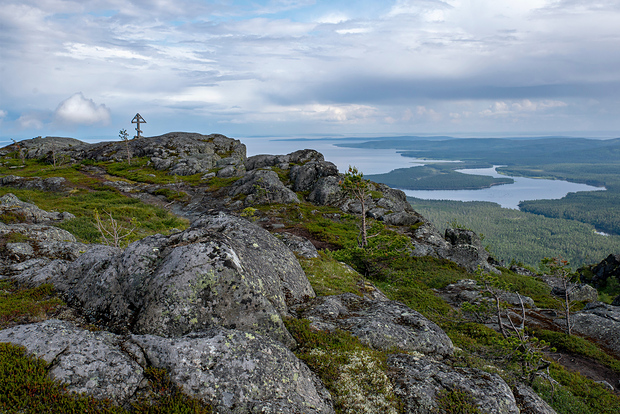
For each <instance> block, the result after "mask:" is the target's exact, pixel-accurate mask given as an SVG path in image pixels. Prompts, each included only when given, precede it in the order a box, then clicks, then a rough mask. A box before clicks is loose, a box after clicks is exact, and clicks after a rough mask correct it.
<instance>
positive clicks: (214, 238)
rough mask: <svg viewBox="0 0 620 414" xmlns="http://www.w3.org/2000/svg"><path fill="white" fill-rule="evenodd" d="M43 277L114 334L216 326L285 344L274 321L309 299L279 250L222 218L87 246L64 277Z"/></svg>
mask: <svg viewBox="0 0 620 414" xmlns="http://www.w3.org/2000/svg"><path fill="white" fill-rule="evenodd" d="M58 265H60V264H58ZM47 272H48V274H49V275H50V277H51V279H50V280H49V282H52V283H53V284H54V286H55V287H56V289H57V290H58V291H59V292H61V293H62V295H63V297H64V298H65V299H66V301H67V302H68V303H69V304H70V305H71V306H74V307H76V308H78V309H80V310H81V312H82V313H83V314H84V315H85V316H86V317H87V318H88V320H89V321H91V322H94V323H97V324H101V325H103V326H106V327H108V328H109V329H111V330H113V331H115V332H133V333H138V334H155V335H160V336H167V337H175V336H180V335H184V334H187V333H189V332H196V331H200V330H203V329H206V328H209V327H212V326H223V327H226V328H236V329H241V330H245V331H250V332H257V333H262V334H265V335H268V336H271V337H272V338H274V339H276V340H279V341H282V342H283V343H285V344H288V345H292V344H293V340H292V338H291V336H290V334H289V333H288V331H287V330H286V328H285V327H284V324H283V322H282V316H285V315H287V314H288V306H289V304H294V303H296V302H299V301H302V300H304V299H306V298H309V297H313V296H314V292H313V290H312V288H311V287H310V284H309V283H308V280H307V278H306V276H305V274H304V272H303V270H302V269H301V266H300V265H299V263H298V262H297V260H296V259H295V256H294V255H293V254H292V253H291V252H290V251H289V249H288V248H287V247H286V246H285V245H284V244H282V243H281V242H280V241H279V240H277V239H276V238H275V237H273V236H271V235H270V234H269V233H268V232H267V231H265V230H263V229H261V228H260V227H258V226H255V225H253V224H251V223H250V222H248V221H246V220H244V219H241V218H237V217H233V216H228V215H225V214H223V213H220V214H218V215H215V216H207V217H205V218H203V219H201V220H199V221H198V222H196V223H194V225H193V226H192V227H190V228H189V229H187V230H186V231H184V232H180V233H176V234H174V235H171V236H168V237H166V236H162V235H155V236H150V237H146V238H144V239H142V240H139V241H137V242H135V243H133V244H131V245H130V246H129V247H128V248H127V249H125V250H124V251H121V250H120V249H116V248H113V247H108V246H95V247H93V248H91V249H89V250H88V251H87V252H85V253H84V254H82V255H81V256H80V257H79V258H78V259H77V260H76V261H74V262H72V263H70V264H68V265H67V266H66V270H65V271H63V272H58V271H54V270H53V269H47Z"/></svg>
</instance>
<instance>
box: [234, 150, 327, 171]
mask: <svg viewBox="0 0 620 414" xmlns="http://www.w3.org/2000/svg"><path fill="white" fill-rule="evenodd" d="M310 161H316V162H321V161H325V158H324V157H323V154H321V153H320V152H318V151H315V150H312V149H303V150H297V151H295V152H291V153H290V154H286V155H267V154H261V155H254V156H252V157H249V158H248V159H247V160H246V162H245V168H246V169H247V170H248V171H251V170H255V169H257V168H267V167H275V166H279V165H281V164H305V163H307V162H310Z"/></svg>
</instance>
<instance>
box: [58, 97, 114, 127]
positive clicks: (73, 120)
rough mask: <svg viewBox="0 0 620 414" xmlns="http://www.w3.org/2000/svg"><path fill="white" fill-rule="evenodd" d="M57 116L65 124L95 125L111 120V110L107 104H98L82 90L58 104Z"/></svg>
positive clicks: (105, 123)
mask: <svg viewBox="0 0 620 414" xmlns="http://www.w3.org/2000/svg"><path fill="white" fill-rule="evenodd" d="M54 116H55V118H56V119H57V120H58V121H60V122H61V123H65V124H81V125H93V124H104V125H107V124H108V123H109V122H110V110H109V109H108V108H106V106H105V105H103V104H101V105H97V104H96V103H95V102H94V101H93V100H92V99H87V98H85V97H84V95H83V94H82V93H81V92H78V93H76V94H74V95H72V96H71V97H69V98H67V99H65V100H64V101H62V102H61V103H60V105H58V108H56V112H55V114H54Z"/></svg>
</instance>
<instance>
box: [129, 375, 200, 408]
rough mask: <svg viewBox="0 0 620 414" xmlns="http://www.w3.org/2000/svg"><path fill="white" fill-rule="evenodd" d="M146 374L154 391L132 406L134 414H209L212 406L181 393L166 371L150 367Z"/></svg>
mask: <svg viewBox="0 0 620 414" xmlns="http://www.w3.org/2000/svg"><path fill="white" fill-rule="evenodd" d="M144 374H145V376H146V378H147V379H148V380H149V383H150V385H151V387H152V389H153V392H151V393H150V394H149V395H148V396H146V397H143V398H141V399H140V400H139V401H138V402H137V403H134V404H132V408H133V411H134V412H137V413H148V414H167V413H175V414H176V413H187V414H208V413H211V412H212V409H211V406H209V405H207V404H204V403H202V402H201V401H200V400H197V399H195V398H191V397H189V396H187V395H185V394H183V392H182V391H181V389H180V388H179V387H178V386H176V385H175V384H174V383H173V382H172V381H171V380H170V376H169V374H168V372H167V371H166V370H164V369H158V368H152V367H149V368H147V369H145V371H144Z"/></svg>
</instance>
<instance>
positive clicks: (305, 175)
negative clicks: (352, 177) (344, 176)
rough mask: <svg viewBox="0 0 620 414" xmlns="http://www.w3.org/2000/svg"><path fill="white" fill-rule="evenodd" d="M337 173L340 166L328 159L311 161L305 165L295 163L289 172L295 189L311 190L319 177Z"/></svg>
mask: <svg viewBox="0 0 620 414" xmlns="http://www.w3.org/2000/svg"><path fill="white" fill-rule="evenodd" d="M337 175H338V167H336V165H335V164H333V163H331V162H327V161H310V162H307V163H305V164H303V165H294V166H293V167H291V169H290V172H289V177H290V179H291V181H292V182H293V191H310V190H312V188H313V187H314V184H315V183H316V182H317V181H318V179H319V178H322V177H330V176H337Z"/></svg>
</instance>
